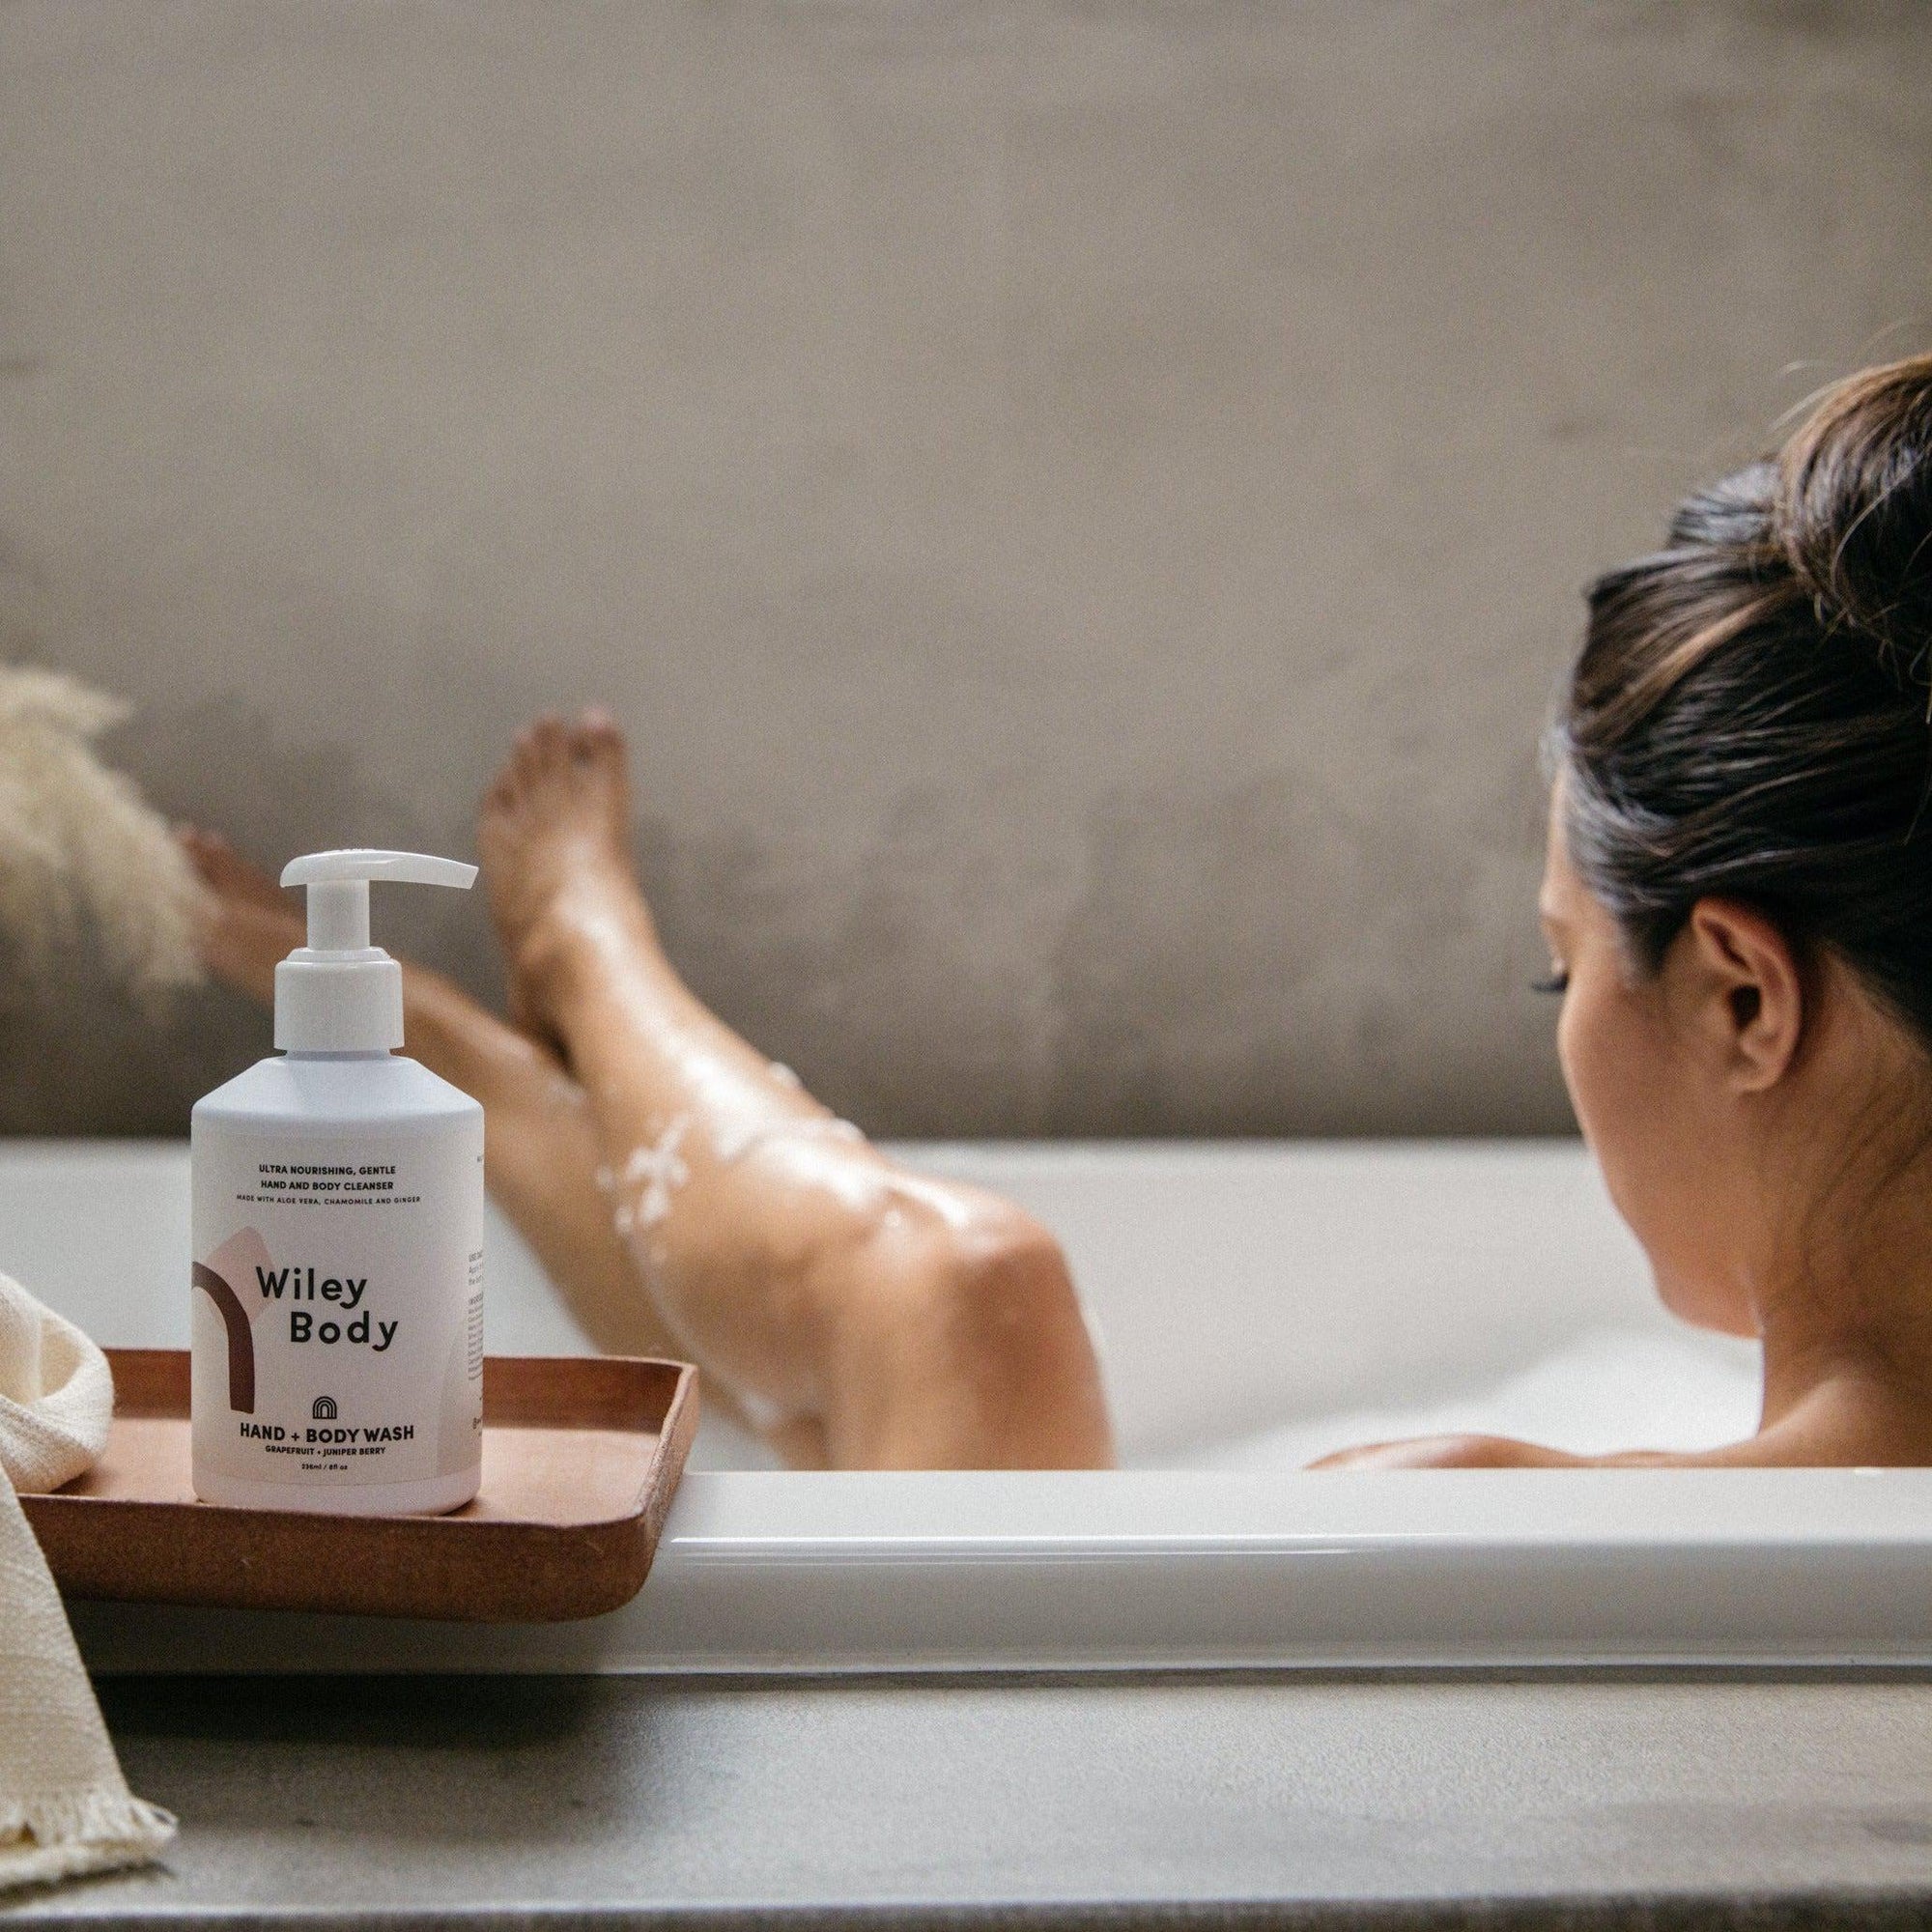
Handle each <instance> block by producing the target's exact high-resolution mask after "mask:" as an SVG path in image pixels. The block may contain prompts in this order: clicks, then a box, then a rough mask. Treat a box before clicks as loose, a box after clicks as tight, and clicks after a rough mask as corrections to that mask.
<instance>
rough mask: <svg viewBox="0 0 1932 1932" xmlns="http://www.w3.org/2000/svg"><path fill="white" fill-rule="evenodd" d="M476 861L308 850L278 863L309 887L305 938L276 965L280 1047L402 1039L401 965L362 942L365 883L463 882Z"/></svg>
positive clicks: (359, 1046) (362, 1046)
mask: <svg viewBox="0 0 1932 1932" xmlns="http://www.w3.org/2000/svg"><path fill="white" fill-rule="evenodd" d="M475 877H476V867H474V866H466V865H464V864H463V862H462V861H461V860H459V859H435V858H431V857H430V856H429V854H427V853H425V852H366V851H360V850H349V851H341V852H311V853H309V854H308V855H307V856H306V857H304V858H300V859H292V860H290V861H289V863H288V865H287V866H285V867H283V868H282V884H283V885H285V886H306V887H307V888H308V944H307V945H306V946H301V947H298V948H297V949H296V951H295V952H291V953H290V954H289V956H288V957H287V958H286V959H284V960H283V961H282V963H281V964H280V965H279V966H277V967H276V968H275V1044H276V1045H277V1046H278V1047H280V1048H281V1049H282V1051H283V1052H284V1053H387V1052H389V1051H390V1050H391V1049H392V1048H394V1047H398V1046H401V1045H402V1043H403V969H402V968H401V967H400V966H398V965H397V964H396V962H395V961H394V960H393V959H391V958H390V957H389V955H388V954H387V953H386V952H384V951H383V949H382V948H381V947H380V946H371V945H370V944H369V883H370V881H371V880H372V879H394V880H399V881H403V882H406V883H408V884H410V885H416V886H456V887H460V888H467V887H468V886H469V885H470V883H471V882H472V881H473V880H474V879H475Z"/></svg>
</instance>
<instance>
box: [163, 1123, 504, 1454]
mask: <svg viewBox="0 0 1932 1932" xmlns="http://www.w3.org/2000/svg"><path fill="white" fill-rule="evenodd" d="M482 1161H483V1124H482V1121H481V1119H480V1118H479V1119H478V1120H477V1121H476V1122H475V1124H474V1126H473V1128H471V1127H468V1126H466V1127H464V1128H461V1129H457V1130H451V1131H443V1132H439V1133H434V1134H421V1133H416V1134H384V1133H383V1132H382V1131H381V1130H380V1128H379V1129H374V1130H365V1131H358V1132H357V1133H355V1135H354V1136H353V1137H351V1136H344V1137H343V1138H342V1139H340V1140H335V1139H332V1138H319V1137H317V1136H314V1135H307V1136H296V1135H276V1134H273V1133H265V1132H263V1131H261V1130H260V1129H258V1128H251V1129H249V1130H247V1131H233V1130H228V1131H225V1130H223V1129H221V1128H220V1127H210V1126H204V1125H202V1124H201V1123H197V1125H196V1129H195V1147H194V1280H193V1288H192V1295H193V1302H194V1313H193V1338H194V1358H193V1389H194V1393H193V1416H194V1464H195V1469H196V1471H197V1473H198V1474H199V1473H201V1472H203V1471H207V1472H211V1473H213V1474H216V1475H222V1476H229V1477H235V1478H239V1479H241V1480H243V1481H246V1482H251V1483H287V1484H290V1485H299V1486H302V1487H306V1488H336V1487H340V1486H345V1485H356V1484H363V1483H408V1482H418V1481H422V1480H424V1479H434V1478H436V1477H439V1476H450V1475H454V1474H456V1473H458V1472H459V1471H462V1470H467V1469H473V1468H474V1467H475V1466H476V1464H477V1462H478V1459H479V1458H480V1456H481V1454H482V1440H483V1435H482V1431H483V1178H482V1177H483V1165H482Z"/></svg>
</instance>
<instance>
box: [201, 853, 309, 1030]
mask: <svg viewBox="0 0 1932 1932" xmlns="http://www.w3.org/2000/svg"><path fill="white" fill-rule="evenodd" d="M176 837H177V838H179V839H180V840H181V846H182V850H183V851H185V853H186V854H187V856H188V861H189V863H190V864H191V865H192V866H193V867H194V869H195V871H196V872H197V873H198V874H199V875H200V878H201V882H202V884H203V885H204V886H206V887H207V888H208V911H207V915H206V917H205V919H204V920H203V923H202V926H201V930H200V934H199V940H200V946H201V957H202V963H203V964H204V965H206V966H207V968H208V970H209V972H210V974H211V975H212V976H213V978H214V979H215V980H218V981H219V982H220V983H221V984H222V985H224V986H228V987H231V988H232V989H233V990H234V991H236V992H238V993H241V994H244V995H245V996H246V997H247V998H249V999H251V1000H254V1001H255V1002H256V1003H257V1004H259V1005H261V1006H269V1005H271V1004H272V1003H273V1000H274V997H275V967H276V965H277V964H278V963H279V962H280V961H281V960H283V959H286V958H287V957H288V955H289V954H290V952H293V951H294V950H295V948H297V947H298V946H299V945H301V944H302V941H303V939H304V937H305V934H304V931H303V926H302V915H301V907H300V903H299V901H298V900H297V899H296V898H295V897H294V895H291V894H288V893H285V892H283V890H282V889H281V887H280V886H278V885H277V884H276V883H275V882H274V880H273V879H272V878H270V876H269V874H268V873H267V872H265V871H263V870H262V868H261V867H259V866H257V865H254V864H253V863H251V862H250V861H249V860H247V859H244V858H243V857H242V856H241V853H239V852H238V851H236V849H235V848H234V846H232V845H231V844H229V842H228V840H227V839H225V838H222V836H221V835H220V834H219V833H218V832H204V831H202V830H201V829H200V828H199V827H198V826H192V825H189V826H184V827H183V828H182V829H181V830H180V831H179V832H178V833H177V834H176Z"/></svg>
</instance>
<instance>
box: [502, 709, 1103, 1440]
mask: <svg viewBox="0 0 1932 1932" xmlns="http://www.w3.org/2000/svg"><path fill="white" fill-rule="evenodd" d="M628 822H629V800H628V793H627V786H626V778H625V769H624V747H623V743H622V740H621V738H620V737H619V736H618V733H617V731H616V728H615V726H614V725H611V722H610V721H609V720H608V719H604V718H601V717H594V716H593V717H586V718H585V719H584V720H583V721H582V723H581V724H579V725H563V724H561V723H559V722H557V721H555V720H545V721H544V722H542V723H541V724H539V725H536V726H534V727H533V728H532V729H531V730H529V731H527V732H526V733H525V734H524V736H523V738H522V739H521V740H520V741H519V743H518V746H517V749H516V752H515V753H514V754H513V755H512V757H511V759H510V761H509V763H508V765H507V766H506V767H505V769H504V771H503V774H502V776H501V777H500V778H499V779H498V781H497V784H496V786H495V787H494V788H493V789H492V791H491V793H490V795H489V797H488V798H487V799H486V800H485V802H484V808H483V814H482V819H481V823H480V826H479V833H478V837H479V842H480V845H481V849H482V853H483V861H484V876H485V879H486V881H487V882H488V884H489V886H490V890H491V898H492V904H493V907H494V910H495V912H496V916H497V927H498V930H499V932H500V934H501V937H502V940H503V945H504V950H505V953H506V956H507V958H508V961H509V964H510V968H511V972H512V976H513V983H514V987H515V1007H514V1010H515V1011H516V1012H517V1013H518V1014H519V1016H520V1018H521V1020H522V1022H523V1023H524V1024H525V1025H526V1026H528V1027H530V1028H532V1029H540V1030H541V1031H542V1032H543V1033H544V1034H545V1035H546V1036H547V1037H550V1038H552V1039H554V1041H555V1042H556V1043H557V1045H558V1047H559V1049H560V1051H561V1053H562V1055H563V1058H564V1062H565V1064H566V1065H567V1066H568V1067H569V1069H570V1071H571V1073H572V1074H573V1075H574V1077H575V1078H576V1080H577V1081H578V1083H579V1084H580V1086H581V1087H582V1091H583V1093H584V1094H585V1096H586V1098H587V1101H588V1107H589V1115H590V1119H591V1122H593V1124H594V1127H595V1131H596V1134H597V1138H598V1141H599V1143H600V1146H601V1148H602V1151H603V1160H604V1172H605V1175H606V1177H607V1180H608V1184H609V1185H610V1187H611V1189H612V1191H613V1193H614V1196H615V1212H616V1217H617V1225H618V1227H619V1229H620V1231H622V1232H623V1233H624V1234H625V1236H626V1237H627V1238H628V1240H629V1242H630V1245H631V1249H632V1253H633V1255H634V1258H635V1259H636V1260H637V1262H638V1264H639V1267H640V1268H641V1270H642V1272H643V1275H644V1279H645V1282H646V1284H647V1286H648V1287H649V1289H650V1292H651V1294H652V1297H653V1299H654V1301H655V1302H656V1304H657V1307H658V1310H659V1312H660V1314H661V1315H662V1316H663V1318H664V1320H665V1321H666V1323H667V1325H668V1328H669V1329H670V1331H671V1334H672V1336H673V1338H674V1339H676V1340H677V1341H678V1342H679V1343H681V1344H682V1346H683V1348H684V1349H685V1350H686V1351H687V1352H689V1353H690V1354H692V1355H693V1356H694V1357H695V1358H696V1360H697V1361H698V1362H700V1363H701V1364H702V1365H703V1366H704V1368H705V1369H706V1371H707V1372H708V1373H709V1374H710V1375H711V1376H712V1377H713V1378H714V1379H716V1380H719V1381H722V1382H723V1383H724V1384H725V1386H726V1387H727V1388H729V1389H730V1390H732V1391H733V1392H735V1393H736V1395H737V1397H738V1399H739V1402H740V1403H741V1405H742V1406H743V1407H744V1409H745V1411H746V1413H747V1414H748V1415H749V1416H750V1417H751V1418H752V1420H753V1423H754V1425H755V1426H756V1427H758V1428H759V1429H760V1431H761V1433H763V1434H764V1435H766V1436H767V1437H768V1438H769V1439H771V1440H772V1441H774V1442H775V1443H777V1444H778V1445H779V1446H780V1447H781V1449H782V1450H783V1451H784V1452H785V1453H786V1454H787V1455H788V1456H790V1457H791V1458H792V1459H793V1460H795V1461H824V1462H827V1463H832V1464H833V1465H835V1466H839V1467H894V1466H908V1467H911V1466H930V1467H946V1466H952V1467H995V1466H1044V1467H1088V1466H1095V1465H1102V1464H1105V1463H1107V1462H1108V1461H1110V1460H1111V1455H1112V1443H1111V1437H1110V1435H1109V1430H1108V1423H1107V1416H1106V1408H1105V1403H1104V1399H1103V1396H1102V1393H1101V1388H1100V1379H1099V1373H1098V1368H1097V1365H1096V1363H1095V1361H1094V1352H1093V1349H1092V1346H1091V1342H1090V1338H1089V1336H1088V1333H1087V1328H1086V1324H1085V1321H1084V1320H1083V1319H1082V1316H1081V1312H1080V1308H1079V1305H1078V1302H1077V1300H1076V1298H1075V1295H1074V1293H1073V1287H1072V1283H1071V1281H1070V1279H1069V1277H1068V1274H1067V1270H1066V1265H1065V1259H1064V1257H1063V1256H1062V1254H1061V1252H1060V1249H1059V1246H1058V1244H1057V1243H1056V1242H1055V1241H1054V1240H1053V1238H1052V1236H1050V1235H1049V1234H1047V1232H1046V1231H1045V1230H1044V1229H1043V1228H1041V1227H1040V1226H1039V1225H1038V1224H1037V1222H1035V1221H1033V1220H1032V1219H1030V1218H1029V1217H1028V1216H1026V1215H1025V1214H1023V1213H1021V1212H1020V1211H1019V1210H1018V1209H1017V1208H1013V1207H1012V1206H1011V1205H1010V1204H1009V1203H1007V1202H1004V1201H1001V1200H999V1199H997V1198H996V1197H994V1196H991V1195H988V1194H985V1193H983V1192H981V1191H980V1190H978V1189H974V1188H969V1187H964V1186H959V1185H954V1184H952V1183H948V1182H941V1181H935V1180H926V1179H920V1178H918V1177H916V1176H913V1175H910V1174H906V1173H903V1172H901V1171H900V1170H898V1169H896V1168H895V1167H894V1166H893V1165H892V1164H891V1163H890V1162H888V1161H887V1160H885V1159H884V1158H883V1157H882V1156H881V1155H880V1154H879V1153H878V1152H877V1151H875V1150H874V1149H872V1148H871V1147H869V1146H868V1145H867V1143H866V1142H865V1141H864V1139H863V1138H862V1137H861V1136H860V1135H859V1134H858V1132H857V1131H856V1129H854V1128H851V1127H849V1126H847V1125H846V1124H845V1123H844V1122H839V1121H837V1120H835V1119H834V1118H833V1117H832V1116H831V1115H830V1114H829V1113H828V1112H827V1111H826V1110H825V1109H824V1108H823V1107H821V1106H819V1105H818V1103H817V1102H816V1101H814V1100H813V1099H812V1098H811V1097H810V1095H809V1094H806V1093H805V1092H804V1091H803V1090H802V1089H801V1088H800V1086H799V1084H798V1082H797V1080H796V1078H795V1077H793V1076H792V1075H791V1074H790V1073H788V1072H787V1071H786V1070H785V1069H783V1068H781V1067H777V1066H774V1065H771V1064H770V1063H769V1062H767V1061H766V1060H765V1058H764V1057H763V1056H762V1055H761V1054H759V1053H757V1052H755V1051H753V1049H752V1048H751V1047H750V1046H748V1045H747V1044H746V1043H745V1042H744V1041H743V1040H742V1039H740V1038H739V1037H737V1036H736V1035H735V1034H733V1033H731V1032H730V1031H729V1029H727V1028H726V1027H725V1025H724V1024H723V1023H722V1022H721V1021H719V1020H718V1019H717V1018H715V1017H714V1016H713V1015H712V1014H711V1013H710V1012H708V1011H707V1010H706V1009H704V1008H703V1007H702V1006H701V1005H700V1004H699V1003H698V1001H697V1000H696V998H695V997H694V996H693V994H692V993H691V992H690V991H689V990H688V989H687V988H686V987H685V985H684V984H683V982H682V981H681V980H679V979H678V977H677V975H676V974H675V972H673V971H672V969H671V967H670V965H669V963H668V960H667V959H666V958H665V955H664V953H663V952H662V951H661V949H660V948H659V945H658V941H657V934H656V931H655V929H654V927H653V924H652V922H651V917H650V913H649V911H648V909H647V908H646V906H645V904H644V901H643V898H642V896H641V895H640V894H639V890H638V887H637V883H636V881H635V879H634V877H633V875H632V872H631V867H630V863H629V858H628V853H627V830H628Z"/></svg>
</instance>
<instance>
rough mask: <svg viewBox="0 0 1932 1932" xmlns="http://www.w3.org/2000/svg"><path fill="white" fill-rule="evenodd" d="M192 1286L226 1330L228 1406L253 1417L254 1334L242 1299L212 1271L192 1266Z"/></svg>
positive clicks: (197, 1265)
mask: <svg viewBox="0 0 1932 1932" xmlns="http://www.w3.org/2000/svg"><path fill="white" fill-rule="evenodd" d="M194 1285H195V1287H197V1288H198V1289H200V1290H201V1292H202V1293H204V1294H206V1295H207V1296H208V1298H209V1300H211V1301H212V1302H213V1303H214V1306H215V1308H216V1310H217V1311H218V1312H219V1313H220V1316H221V1325H222V1326H223V1327H224V1328H226V1329H227V1330H228V1406H229V1407H230V1408H232V1409H234V1410H236V1411H237V1413H239V1414H241V1415H253V1414H254V1413H255V1331H254V1330H253V1329H252V1328H250V1327H249V1325H248V1311H247V1310H246V1309H245V1308H243V1307H242V1306H241V1296H240V1295H239V1294H237V1293H235V1291H234V1290H233V1289H232V1288H230V1287H229V1285H228V1283H227V1281H226V1280H225V1279H224V1278H223V1277H222V1276H220V1275H218V1274H216V1273H215V1271H214V1270H213V1268H212V1267H205V1266H204V1265H203V1264H201V1263H200V1262H196V1263H195V1264H194Z"/></svg>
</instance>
